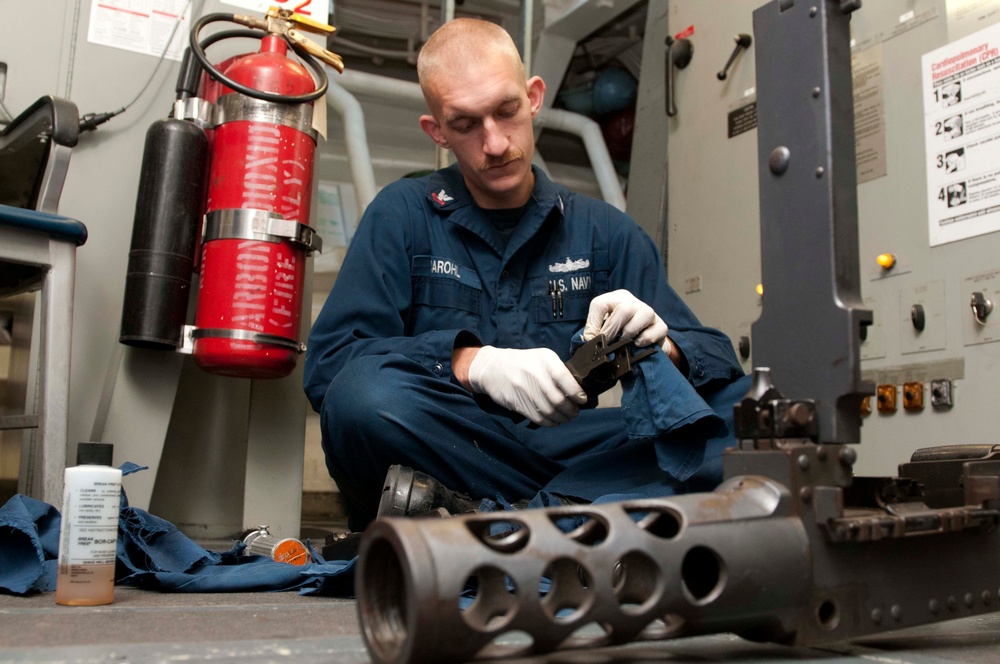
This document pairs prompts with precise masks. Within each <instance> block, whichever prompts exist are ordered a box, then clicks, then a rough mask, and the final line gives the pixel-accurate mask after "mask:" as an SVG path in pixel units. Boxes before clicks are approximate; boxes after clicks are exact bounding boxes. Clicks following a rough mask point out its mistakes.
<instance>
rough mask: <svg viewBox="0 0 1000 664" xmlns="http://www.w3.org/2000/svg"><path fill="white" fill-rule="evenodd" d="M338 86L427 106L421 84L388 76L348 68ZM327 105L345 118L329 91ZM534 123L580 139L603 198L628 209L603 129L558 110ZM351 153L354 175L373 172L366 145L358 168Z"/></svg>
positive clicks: (360, 135) (356, 133) (348, 131)
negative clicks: (363, 170) (358, 171)
mask: <svg viewBox="0 0 1000 664" xmlns="http://www.w3.org/2000/svg"><path fill="white" fill-rule="evenodd" d="M337 83H338V84H339V87H343V89H344V90H345V91H347V92H350V93H353V94H355V95H357V94H363V95H371V96H374V97H381V98H385V99H393V100H398V101H404V102H412V103H414V104H419V105H420V106H421V107H423V106H424V104H425V102H424V95H423V92H421V91H420V85H419V84H417V83H413V82H410V81H403V80H400V79H395V78H389V77H388V76H379V75H377V74H368V73H365V72H359V71H354V70H350V69H346V70H344V72H343V74H341V75H340V76H338V77H337ZM332 84H333V81H332V80H331V87H332ZM340 99H341V96H338V97H337V100H340ZM352 99H353V98H352ZM327 102H328V103H329V104H330V107H331V108H332V109H333V110H334V111H336V112H337V113H338V114H341V115H342V116H343V115H344V113H343V111H341V107H340V106H339V105H335V103H336V104H340V103H343V102H340V101H336V102H335V100H334V97H333V96H332V95H331V93H330V92H328V93H327ZM353 102H354V103H358V102H357V100H356V99H353ZM359 107H360V104H359ZM358 115H360V120H359V119H358V118H357V116H356V115H355V114H352V117H351V119H350V122H351V123H352V126H351V127H350V128H348V127H347V126H346V125H347V123H348V118H347V117H346V116H344V123H345V128H344V133H345V136H348V135H350V137H351V138H350V140H352V141H353V140H362V141H365V140H366V139H365V132H364V116H363V113H361V112H360V109H359V111H358ZM358 122H360V126H359V127H358V126H353V125H356V124H357V123H358ZM535 122H536V123H537V125H538V126H539V127H545V128H548V129H555V130H558V131H564V132H567V133H570V134H574V135H576V136H579V137H580V140H582V141H583V146H584V149H585V150H586V151H587V157H588V158H589V159H590V165H591V168H592V169H593V170H594V177H595V179H596V180H597V185H598V187H599V188H600V191H601V196H602V197H603V198H604V200H605V201H606V202H608V203H609V204H611V205H613V206H614V207H616V208H618V209H619V210H624V209H625V194H624V192H623V191H622V187H621V183H620V182H619V181H618V174H617V173H616V172H615V167H614V163H613V162H612V161H611V155H610V154H609V153H608V146H607V144H606V143H605V142H604V136H603V134H602V133H601V126H600V125H599V124H598V123H597V122H595V121H594V120H591V119H590V118H588V117H587V116H585V115H581V114H579V113H573V112H571V111H564V110H561V109H555V108H547V109H542V111H541V112H540V113H539V114H538V116H537V117H536V118H535ZM350 150H351V148H350V147H349V148H348V157H349V158H350V159H351V161H352V164H351V171H352V173H354V172H355V171H356V170H362V169H365V168H367V169H369V170H370V168H371V158H370V157H369V156H368V149H367V143H366V144H365V146H364V155H365V156H364V157H361V153H360V151H359V152H358V155H357V158H359V159H361V158H363V159H364V160H365V162H364V164H362V165H355V164H354V163H353V161H354V159H355V155H352V154H351V152H350ZM371 177H372V181H374V175H372V176H371ZM355 186H357V182H355ZM358 193H359V202H360V201H361V200H362V199H361V189H360V188H359V190H358ZM368 200H370V199H368ZM362 209H363V208H362Z"/></svg>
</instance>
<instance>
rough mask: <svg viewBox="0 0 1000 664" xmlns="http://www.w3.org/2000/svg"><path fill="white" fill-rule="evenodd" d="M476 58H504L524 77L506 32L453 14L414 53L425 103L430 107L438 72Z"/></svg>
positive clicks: (519, 60)
mask: <svg viewBox="0 0 1000 664" xmlns="http://www.w3.org/2000/svg"><path fill="white" fill-rule="evenodd" d="M473 53H474V54H476V56H475V58H472V60H477V59H479V58H483V59H489V60H494V61H499V60H503V59H506V60H507V61H508V64H509V65H510V66H512V67H514V69H515V71H516V72H517V73H518V75H519V76H520V80H522V81H523V80H525V79H526V77H525V72H524V63H523V62H521V54H520V53H519V52H518V50H517V46H516V45H515V44H514V40H513V39H511V36H510V34H508V33H507V31H506V30H504V29H503V28H501V27H500V26H499V25H497V24H496V23H491V22H489V21H483V20H481V19H475V18H456V19H453V20H451V21H448V22H447V23H445V24H444V25H442V26H441V27H440V28H438V29H437V30H435V31H434V34H432V35H431V37H430V39H428V40H427V43H426V44H424V45H423V47H422V48H421V49H420V53H419V55H418V56H417V77H418V78H419V80H420V89H421V90H422V91H423V93H424V99H426V100H427V104H428V105H429V106H431V108H432V109H433V108H434V104H433V96H432V91H431V90H432V81H433V80H435V78H436V77H437V76H438V75H439V74H441V73H448V74H451V73H454V71H455V70H456V69H461V68H462V67H463V66H466V65H468V64H471V63H470V57H469V56H470V55H471V54H473Z"/></svg>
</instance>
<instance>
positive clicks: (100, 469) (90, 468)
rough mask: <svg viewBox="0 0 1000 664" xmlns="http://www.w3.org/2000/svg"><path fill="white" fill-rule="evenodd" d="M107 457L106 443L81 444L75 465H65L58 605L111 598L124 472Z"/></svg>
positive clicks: (88, 603) (109, 449) (102, 601)
mask: <svg viewBox="0 0 1000 664" xmlns="http://www.w3.org/2000/svg"><path fill="white" fill-rule="evenodd" d="M111 456H112V446H111V445H110V444H108V443H79V444H78V446H77V452H76V463H77V465H76V466H75V467H73V468H67V469H66V475H65V484H64V487H63V505H62V524H61V527H60V530H59V563H58V564H59V573H58V576H57V577H56V604H65V605H68V606H96V605H99V604H110V603H111V602H112V600H114V594H115V558H116V550H117V541H118V514H119V511H120V505H121V487H122V471H121V470H119V469H118V468H112V467H111Z"/></svg>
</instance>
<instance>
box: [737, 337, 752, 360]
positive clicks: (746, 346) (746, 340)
mask: <svg viewBox="0 0 1000 664" xmlns="http://www.w3.org/2000/svg"><path fill="white" fill-rule="evenodd" d="M739 350H740V357H741V358H743V359H744V360H749V359H750V337H748V336H747V335H745V334H744V335H741V336H740V341H739Z"/></svg>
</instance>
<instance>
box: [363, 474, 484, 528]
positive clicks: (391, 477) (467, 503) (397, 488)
mask: <svg viewBox="0 0 1000 664" xmlns="http://www.w3.org/2000/svg"><path fill="white" fill-rule="evenodd" d="M478 507H479V501H476V500H473V499H472V498H470V497H469V496H466V495H465V494H461V493H458V492H456V491H452V490H451V489H449V488H448V487H446V486H445V485H443V484H441V483H440V482H438V481H437V480H436V479H434V478H433V477H431V476H430V475H427V474H426V473H421V472H419V471H415V470H413V469H412V468H407V467H406V466H399V465H395V466H389V472H388V473H386V475H385V483H384V484H383V485H382V499H381V500H380V501H379V504H378V517H376V518H381V517H384V516H421V515H424V514H431V513H433V512H435V511H437V512H439V513H440V512H442V511H443V512H445V514H442V516H448V515H455V514H468V513H471V512H476V511H477V508H478Z"/></svg>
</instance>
